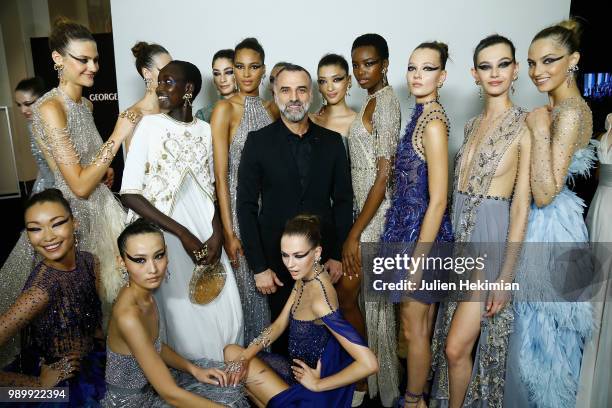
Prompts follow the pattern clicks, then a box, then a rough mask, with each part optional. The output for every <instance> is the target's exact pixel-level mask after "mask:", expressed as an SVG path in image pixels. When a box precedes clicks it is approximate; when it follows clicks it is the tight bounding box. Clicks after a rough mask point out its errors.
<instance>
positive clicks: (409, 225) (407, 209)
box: [381, 103, 453, 303]
mask: <svg viewBox="0 0 612 408" xmlns="http://www.w3.org/2000/svg"><path fill="white" fill-rule="evenodd" d="M423 111H424V105H423V104H420V103H417V104H416V105H415V108H414V111H413V113H412V117H411V118H410V122H408V124H407V125H406V131H405V133H404V136H403V137H402V139H401V140H400V142H399V144H398V147H397V153H396V155H395V171H394V193H393V197H392V199H391V206H390V207H389V209H388V210H387V219H386V223H385V229H384V232H383V234H382V238H381V240H382V242H386V243H413V242H416V240H417V239H418V237H419V232H420V230H421V224H422V223H423V217H425V212H426V211H427V206H428V205H429V184H428V172H427V162H426V161H425V156H424V154H423V152H422V137H423V131H424V129H425V126H427V124H428V123H429V122H431V121H432V120H442V121H443V122H444V123H446V124H448V119H447V117H446V114H445V112H444V110H443V109H442V108H441V107H440V108H437V107H434V108H433V109H430V110H428V112H427V113H425V114H424V115H423ZM417 124H418V126H417ZM447 126H448V125H447ZM415 146H416V148H415ZM417 149H419V150H421V151H418V152H417ZM452 241H453V230H452V225H451V221H450V217H449V215H448V211H445V212H444V216H443V218H442V223H441V224H440V230H439V231H438V235H437V236H436V241H435V242H438V243H440V242H452ZM428 278H430V276H424V279H426V280H428ZM419 286H420V285H419ZM410 297H411V298H414V299H417V300H419V301H421V302H423V303H434V302H435V301H436V295H435V294H434V293H432V292H428V291H424V290H422V291H415V292H413V293H412V294H410ZM394 300H397V299H394Z"/></svg>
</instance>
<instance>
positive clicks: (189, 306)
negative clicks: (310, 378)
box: [121, 114, 243, 361]
mask: <svg viewBox="0 0 612 408" xmlns="http://www.w3.org/2000/svg"><path fill="white" fill-rule="evenodd" d="M213 183H214V173H213V169H212V138H211V133H210V126H209V125H208V123H206V122H204V121H202V120H199V119H196V118H194V120H193V121H192V122H191V123H184V122H179V121H176V120H174V119H172V118H170V117H169V116H168V115H165V114H157V115H149V116H146V117H144V118H143V119H142V120H141V122H140V124H139V125H138V127H137V129H136V131H135V133H134V137H133V139H132V144H131V146H130V151H129V154H128V156H127V160H126V163H125V170H124V172H123V181H122V185H121V194H140V195H142V196H144V197H145V198H146V199H147V200H148V201H149V202H150V203H151V204H152V205H154V206H155V207H156V208H157V209H158V210H160V211H161V212H163V213H164V214H166V215H167V216H169V217H171V218H172V219H174V220H175V221H176V222H178V223H180V224H181V225H183V226H185V227H186V228H187V229H188V230H189V231H191V232H192V233H193V234H194V235H195V236H197V237H198V239H199V240H200V241H201V242H206V240H208V239H209V238H210V237H211V235H212V232H213V229H212V219H213V216H214V212H215V206H214V196H215V189H214V184H213ZM136 216H137V215H136V214H135V213H134V212H133V211H130V214H129V215H128V220H129V221H131V220H132V219H134V218H135V217H136ZM164 237H165V239H166V245H167V247H168V260H169V264H168V274H169V277H168V279H167V280H165V281H164V282H163V283H162V285H161V287H160V288H159V289H158V290H157V292H156V294H155V297H156V299H157V301H158V305H159V308H160V311H161V313H160V314H161V318H162V319H163V320H164V322H163V323H164V326H165V327H166V330H167V338H166V339H165V343H166V344H168V345H169V346H170V347H171V348H172V349H174V350H175V351H176V352H178V353H179V354H180V355H182V356H183V357H185V358H187V359H189V360H198V359H202V358H207V359H211V360H216V361H222V360H223V347H224V346H225V345H227V344H231V343H237V344H242V341H243V317H242V307H241V304H240V296H239V294H238V287H237V285H236V280H235V278H234V274H233V271H232V268H231V266H230V263H229V259H228V258H227V255H226V254H225V251H223V252H222V254H221V263H222V265H223V267H224V268H225V272H226V281H225V286H224V287H223V290H222V291H221V293H220V294H219V296H217V298H216V299H214V300H213V301H212V302H211V303H209V304H207V305H198V304H194V303H191V301H190V300H189V281H190V280H191V276H192V273H193V269H194V266H195V265H194V263H193V262H192V260H191V257H190V256H189V255H188V254H187V252H186V251H185V249H184V248H183V245H182V244H181V241H180V240H179V239H178V238H177V237H176V236H174V235H173V234H170V233H164Z"/></svg>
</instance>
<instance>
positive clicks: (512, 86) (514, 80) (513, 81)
mask: <svg viewBox="0 0 612 408" xmlns="http://www.w3.org/2000/svg"><path fill="white" fill-rule="evenodd" d="M517 79H518V77H516V78H514V79H513V80H512V85H510V90H511V91H512V95H514V92H515V89H514V83H515V82H516V80H517Z"/></svg>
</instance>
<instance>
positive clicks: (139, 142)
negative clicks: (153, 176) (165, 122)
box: [119, 116, 153, 195]
mask: <svg viewBox="0 0 612 408" xmlns="http://www.w3.org/2000/svg"><path fill="white" fill-rule="evenodd" d="M151 128H152V127H151V126H150V125H149V117H147V116H145V117H144V118H142V120H141V121H140V123H139V124H138V127H137V128H136V129H135V130H134V136H133V137H132V142H131V144H130V150H129V152H128V155H127V158H126V160H125V167H124V168H123V178H122V180H121V191H120V192H119V194H140V195H142V193H143V191H144V182H145V176H146V174H147V173H148V172H149V169H148V166H149V163H148V162H147V159H148V151H149V140H150V138H151V137H152V134H153V133H152V132H151V131H152V130H153V129H151Z"/></svg>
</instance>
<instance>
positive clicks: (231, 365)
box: [226, 360, 244, 374]
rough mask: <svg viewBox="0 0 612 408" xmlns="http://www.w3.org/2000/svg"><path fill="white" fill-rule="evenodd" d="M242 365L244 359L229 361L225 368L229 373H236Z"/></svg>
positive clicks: (240, 369)
mask: <svg viewBox="0 0 612 408" xmlns="http://www.w3.org/2000/svg"><path fill="white" fill-rule="evenodd" d="M243 366H244V360H238V361H230V362H228V363H227V365H226V370H227V372H228V373H230V374H237V373H239V372H240V371H242V367H243Z"/></svg>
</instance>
